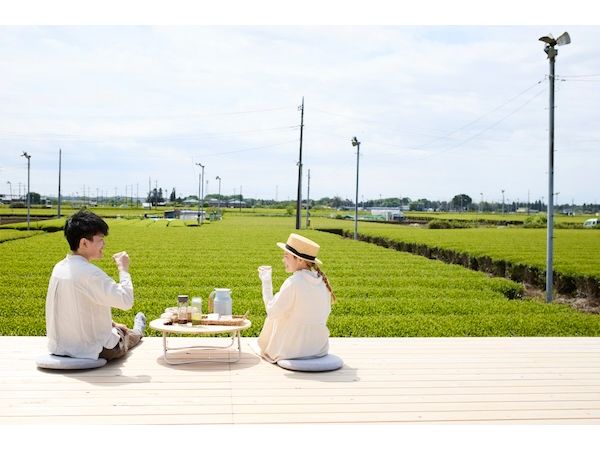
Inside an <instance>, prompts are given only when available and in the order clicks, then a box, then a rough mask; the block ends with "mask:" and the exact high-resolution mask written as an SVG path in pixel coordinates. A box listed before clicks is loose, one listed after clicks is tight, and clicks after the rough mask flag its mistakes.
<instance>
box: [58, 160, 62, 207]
mask: <svg viewBox="0 0 600 450" xmlns="http://www.w3.org/2000/svg"><path fill="white" fill-rule="evenodd" d="M61 167H62V149H60V148H59V149H58V218H59V219H60V217H61V215H60V205H61V202H62V196H61V192H60V188H61V186H60V177H61V171H62V169H61Z"/></svg>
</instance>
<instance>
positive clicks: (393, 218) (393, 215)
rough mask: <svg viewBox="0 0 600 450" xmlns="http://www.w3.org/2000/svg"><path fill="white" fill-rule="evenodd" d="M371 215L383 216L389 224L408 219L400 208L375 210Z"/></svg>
mask: <svg viewBox="0 0 600 450" xmlns="http://www.w3.org/2000/svg"><path fill="white" fill-rule="evenodd" d="M371 214H372V215H374V216H382V217H383V219H384V220H386V221H388V222H401V221H403V220H405V219H406V217H405V216H404V213H403V212H402V211H400V208H373V209H372V210H371Z"/></svg>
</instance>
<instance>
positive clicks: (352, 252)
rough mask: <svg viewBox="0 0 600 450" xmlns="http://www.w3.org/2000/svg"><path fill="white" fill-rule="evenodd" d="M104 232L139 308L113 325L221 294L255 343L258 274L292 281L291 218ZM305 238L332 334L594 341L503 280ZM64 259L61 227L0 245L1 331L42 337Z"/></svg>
mask: <svg viewBox="0 0 600 450" xmlns="http://www.w3.org/2000/svg"><path fill="white" fill-rule="evenodd" d="M109 225H110V227H111V228H110V234H109V236H108V238H107V239H106V242H107V246H106V248H105V257H104V259H103V260H101V261H99V262H98V263H97V264H98V265H99V266H100V267H102V268H103V269H104V270H105V271H106V272H107V273H108V274H109V275H111V276H113V277H117V271H116V268H115V266H114V263H113V262H112V261H111V259H110V255H111V254H113V253H115V252H117V251H120V250H126V251H127V252H128V253H129V255H130V256H131V274H132V277H133V282H134V290H135V298H136V302H135V306H134V309H133V310H132V311H120V310H116V309H115V310H113V313H114V317H115V320H117V321H121V322H123V323H126V324H128V325H130V326H131V325H132V322H133V317H134V315H135V312H136V311H140V310H141V311H144V312H145V313H146V315H147V316H148V319H149V320H152V319H154V318H157V317H158V316H159V315H160V314H161V313H162V312H163V311H164V309H165V308H166V307H169V306H174V305H175V303H176V299H177V295H178V294H188V295H190V296H196V295H199V296H201V297H202V298H203V299H206V298H207V297H208V294H209V293H210V292H211V291H212V290H213V289H214V288H216V287H228V288H231V289H232V298H233V310H234V313H235V314H243V313H245V312H246V311H248V310H249V311H250V319H251V320H252V323H253V325H252V328H250V329H249V330H247V331H246V332H245V335H246V336H250V335H254V336H256V335H258V333H259V332H260V329H261V327H262V324H263V322H264V318H265V313H264V305H263V302H262V298H261V286H260V281H259V279H258V277H257V270H256V268H257V267H258V266H259V265H263V264H268V265H272V266H273V285H274V289H275V290H277V289H278V288H279V286H280V285H281V283H283V281H284V280H285V278H286V277H287V276H288V274H286V273H285V272H284V269H283V264H282V262H281V259H282V251H281V250H280V249H279V248H278V247H277V246H276V245H275V243H276V242H278V241H279V242H285V240H286V239H287V236H288V234H289V233H290V232H294V231H295V230H294V218H293V217H292V218H275V217H248V216H229V217H225V219H224V220H222V221H218V222H214V223H211V224H209V225H202V226H198V227H187V226H174V227H173V226H166V225H162V224H161V223H160V221H159V222H154V221H151V220H147V221H141V220H129V221H127V220H109ZM440 231H443V230H440ZM301 234H304V235H306V236H307V237H309V238H312V239H314V240H315V241H317V242H318V243H319V244H320V245H321V253H320V255H319V257H320V258H321V259H322V260H323V261H324V265H323V270H324V272H325V273H326V274H327V275H328V277H329V279H330V281H331V284H332V285H333V287H334V290H335V292H336V294H337V297H338V301H337V303H336V304H335V305H334V306H333V311H332V315H331V317H330V320H329V327H330V330H331V333H332V335H333V336H507V335H509V336H510V335H523V336H533V335H593V336H595V335H600V317H598V316H592V315H586V314H583V313H580V312H576V311H574V310H572V309H570V308H569V307H567V306H564V305H547V304H545V303H542V302H538V301H535V300H531V299H517V300H508V299H507V297H506V293H507V292H521V288H520V286H519V285H518V284H516V283H513V282H511V281H508V280H505V279H498V278H490V277H489V276H487V275H485V274H482V273H477V272H473V271H469V270H467V269H464V268H462V267H459V266H455V265H448V264H444V263H441V262H439V261H433V260H428V259H426V258H422V257H418V256H414V255H410V254H405V253H400V252H397V251H393V250H390V249H385V248H381V247H378V246H375V245H372V244H368V243H364V242H355V241H351V240H348V239H342V238H340V237H339V236H336V235H332V234H329V233H322V232H318V231H313V230H302V231H301ZM67 253H68V246H67V244H66V242H65V240H64V237H63V236H62V233H60V232H57V233H44V234H39V235H35V236H32V237H30V238H28V239H21V240H17V241H8V242H5V243H3V244H2V245H0V266H2V267H3V268H6V270H3V271H1V273H0V285H1V286H2V289H1V290H0V334H3V335H11V334H29V335H44V334H45V325H44V302H45V296H46V289H47V285H48V279H49V276H50V272H51V270H52V267H53V266H54V264H55V263H56V262H57V261H59V260H60V259H62V258H64V256H65V255H66V254H67ZM149 334H150V335H155V336H158V335H159V334H158V333H156V332H149Z"/></svg>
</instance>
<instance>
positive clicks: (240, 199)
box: [240, 185, 243, 212]
mask: <svg viewBox="0 0 600 450" xmlns="http://www.w3.org/2000/svg"><path fill="white" fill-rule="evenodd" d="M242 198H243V197H242V185H240V212H242Z"/></svg>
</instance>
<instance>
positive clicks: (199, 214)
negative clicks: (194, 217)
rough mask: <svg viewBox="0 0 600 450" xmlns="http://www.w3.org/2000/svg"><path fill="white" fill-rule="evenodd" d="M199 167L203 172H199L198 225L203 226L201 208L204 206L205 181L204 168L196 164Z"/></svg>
mask: <svg viewBox="0 0 600 450" xmlns="http://www.w3.org/2000/svg"><path fill="white" fill-rule="evenodd" d="M196 165H197V166H200V167H201V168H202V172H198V223H199V224H200V225H202V222H203V220H202V215H201V213H200V208H201V206H203V204H204V197H203V196H202V180H203V179H204V166H203V165H202V164H200V163H196Z"/></svg>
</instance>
